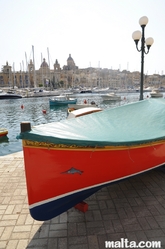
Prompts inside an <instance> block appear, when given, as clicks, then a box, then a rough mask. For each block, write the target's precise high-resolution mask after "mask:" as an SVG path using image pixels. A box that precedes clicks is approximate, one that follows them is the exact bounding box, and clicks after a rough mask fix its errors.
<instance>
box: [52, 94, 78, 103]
mask: <svg viewBox="0 0 165 249" xmlns="http://www.w3.org/2000/svg"><path fill="white" fill-rule="evenodd" d="M76 103H77V99H75V98H70V97H68V96H63V95H60V96H56V97H54V98H50V99H49V104H50V106H60V105H68V104H76Z"/></svg>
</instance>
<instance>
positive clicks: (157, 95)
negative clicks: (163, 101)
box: [150, 89, 163, 98]
mask: <svg viewBox="0 0 165 249" xmlns="http://www.w3.org/2000/svg"><path fill="white" fill-rule="evenodd" d="M150 95H151V98H162V97H163V93H161V92H159V90H158V89H153V90H152V92H151V93H150Z"/></svg>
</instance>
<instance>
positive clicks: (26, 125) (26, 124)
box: [21, 121, 31, 133]
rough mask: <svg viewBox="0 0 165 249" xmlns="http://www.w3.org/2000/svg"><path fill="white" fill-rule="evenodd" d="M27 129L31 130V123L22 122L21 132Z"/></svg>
mask: <svg viewBox="0 0 165 249" xmlns="http://www.w3.org/2000/svg"><path fill="white" fill-rule="evenodd" d="M26 131H31V123H30V122H27V121H24V122H21V133H22V132H26Z"/></svg>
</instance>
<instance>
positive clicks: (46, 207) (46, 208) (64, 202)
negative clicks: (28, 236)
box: [30, 186, 103, 221]
mask: <svg viewBox="0 0 165 249" xmlns="http://www.w3.org/2000/svg"><path fill="white" fill-rule="evenodd" d="M102 187H103V186H99V187H95V188H92V189H88V190H84V191H81V192H77V193H75V194H72V195H69V196H65V197H63V198H60V199H58V200H54V201H51V202H49V203H45V204H42V205H39V206H37V207H33V208H30V214H31V216H32V217H33V218H34V219H35V220H40V221H45V220H50V219H52V218H54V217H56V216H58V215H60V214H62V213H63V212H65V211H67V210H68V209H70V208H72V207H74V206H75V205H76V204H78V203H80V202H82V201H83V200H85V199H86V198H87V197H89V196H90V195H92V194H94V193H95V192H97V191H98V190H100V189H101V188H102Z"/></svg>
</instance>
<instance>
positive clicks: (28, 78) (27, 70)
mask: <svg viewBox="0 0 165 249" xmlns="http://www.w3.org/2000/svg"><path fill="white" fill-rule="evenodd" d="M25 60H26V73H27V74H28V77H27V80H28V87H30V75H29V68H28V62H27V55H26V52H25Z"/></svg>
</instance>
